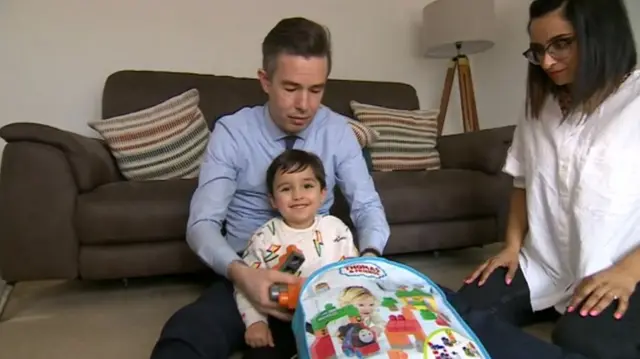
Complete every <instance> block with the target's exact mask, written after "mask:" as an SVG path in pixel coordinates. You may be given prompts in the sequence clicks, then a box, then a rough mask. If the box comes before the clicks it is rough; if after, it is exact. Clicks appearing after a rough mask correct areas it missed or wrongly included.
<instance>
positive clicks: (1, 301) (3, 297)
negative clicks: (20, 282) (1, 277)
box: [0, 283, 15, 321]
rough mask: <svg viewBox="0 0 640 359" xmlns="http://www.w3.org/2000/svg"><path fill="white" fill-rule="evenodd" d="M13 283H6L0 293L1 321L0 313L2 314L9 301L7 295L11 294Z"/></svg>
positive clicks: (0, 318) (0, 319)
mask: <svg viewBox="0 0 640 359" xmlns="http://www.w3.org/2000/svg"><path fill="white" fill-rule="evenodd" d="M14 286H15V284H14V283H6V284H5V285H4V288H3V289H2V292H1V293H0V321H2V315H3V314H4V310H5V308H6V307H7V304H8V303H9V296H11V292H13V288H14Z"/></svg>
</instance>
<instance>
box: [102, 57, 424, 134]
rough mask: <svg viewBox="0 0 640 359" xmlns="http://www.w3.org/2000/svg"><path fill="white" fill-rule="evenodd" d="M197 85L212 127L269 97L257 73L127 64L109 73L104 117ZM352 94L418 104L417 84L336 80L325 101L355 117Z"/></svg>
mask: <svg viewBox="0 0 640 359" xmlns="http://www.w3.org/2000/svg"><path fill="white" fill-rule="evenodd" d="M192 88H196V89H198V91H199V93H200V108H201V110H202V112H203V114H204V117H205V119H206V120H207V122H208V124H209V128H213V125H214V123H215V121H216V120H217V119H218V118H220V117H221V116H224V115H227V114H231V113H234V112H236V111H237V110H239V109H240V108H242V107H245V106H253V105H261V104H264V103H265V102H266V101H267V96H266V94H265V93H264V92H263V91H262V88H261V87H260V83H259V82H258V80H257V79H255V78H241V77H232V76H218V75H206V74H193V73H180V72H163V71H137V70H123V71H118V72H115V73H113V74H111V75H110V76H109V77H108V78H107V80H106V82H105V86H104V91H103V95H102V118H110V117H115V116H120V115H124V114H127V113H131V112H135V111H139V110H142V109H144V108H148V107H151V106H154V105H157V104H158V103H161V102H163V101H165V100H167V99H169V98H171V97H174V96H176V95H179V94H181V93H183V92H186V91H187V90H189V89H192ZM351 100H355V101H359V102H363V103H369V104H374V105H378V106H385V107H391V108H397V109H406V110H416V109H418V108H419V102H418V96H417V94H416V90H415V89H414V88H413V87H412V86H411V85H408V84H403V83H396V82H375V81H354V80H333V79H330V80H329V81H328V83H327V87H326V90H325V95H324V99H323V103H324V104H325V105H326V106H328V107H330V108H331V109H332V110H334V111H336V112H338V113H340V114H343V115H345V116H347V117H350V118H354V116H353V113H352V112H351V108H350V107H349V102H350V101H351Z"/></svg>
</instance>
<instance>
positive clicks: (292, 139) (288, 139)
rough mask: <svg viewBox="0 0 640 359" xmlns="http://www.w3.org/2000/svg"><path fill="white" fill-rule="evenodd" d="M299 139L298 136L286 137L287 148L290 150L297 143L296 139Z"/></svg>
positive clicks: (285, 145) (285, 144)
mask: <svg viewBox="0 0 640 359" xmlns="http://www.w3.org/2000/svg"><path fill="white" fill-rule="evenodd" d="M297 139H298V136H287V137H285V138H284V147H285V148H286V149H287V150H290V149H292V148H293V145H294V144H295V143H296V140H297Z"/></svg>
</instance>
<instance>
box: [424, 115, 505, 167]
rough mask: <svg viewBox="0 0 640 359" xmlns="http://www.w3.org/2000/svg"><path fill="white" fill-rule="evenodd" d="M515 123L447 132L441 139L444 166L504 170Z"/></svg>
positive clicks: (441, 155)
mask: <svg viewBox="0 0 640 359" xmlns="http://www.w3.org/2000/svg"><path fill="white" fill-rule="evenodd" d="M514 130H515V126H504V127H498V128H492V129H487V130H480V131H476V132H466V133H460V134H455V135H445V136H441V137H439V138H438V145H437V149H438V151H439V152H440V162H441V166H442V168H457V169H467V170H475V171H482V172H485V173H488V174H496V173H498V172H500V171H501V169H502V166H503V165H504V161H505V158H506V155H507V150H508V149H509V146H510V145H511V141H512V139H513V131H514Z"/></svg>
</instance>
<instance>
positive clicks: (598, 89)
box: [527, 0, 637, 118]
mask: <svg viewBox="0 0 640 359" xmlns="http://www.w3.org/2000/svg"><path fill="white" fill-rule="evenodd" d="M560 8H562V13H563V15H564V17H565V18H566V19H567V21H568V22H569V23H571V25H572V26H573V28H574V30H575V39H576V44H577V46H578V52H577V54H578V60H577V61H578V66H577V69H576V74H575V80H574V81H573V83H572V84H571V85H570V86H571V91H570V94H571V98H572V101H571V107H570V111H569V113H573V112H575V111H576V110H580V111H581V112H582V114H584V115H590V114H592V113H593V112H594V111H595V110H596V109H597V108H598V107H599V106H600V105H601V104H602V102H604V100H606V99H607V98H608V97H609V95H611V94H612V93H614V92H615V91H616V90H617V89H618V86H619V85H620V84H621V82H622V81H623V79H624V78H625V76H626V75H627V74H629V73H630V72H631V71H633V69H634V68H635V66H636V61H637V59H636V57H637V55H636V45H635V41H634V38H633V30H632V28H631V24H630V22H629V16H628V14H627V9H626V6H625V4H624V2H623V0H588V1H585V0H535V1H533V2H532V3H531V5H530V6H529V24H528V25H527V29H529V27H530V26H531V21H532V20H533V19H536V18H539V17H542V16H544V15H546V14H548V13H550V12H552V11H555V10H557V9H560ZM560 90H561V88H560V87H558V86H556V85H555V84H554V83H553V82H552V81H551V79H550V78H549V76H548V75H547V74H546V73H545V72H544V70H543V69H542V68H541V67H540V66H537V65H533V64H531V63H530V64H529V70H528V79H527V113H528V115H529V116H531V117H532V118H538V117H539V116H540V112H541V111H542V107H543V105H544V103H545V101H546V100H547V97H548V96H549V95H550V94H557V93H558V92H559V91H560Z"/></svg>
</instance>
